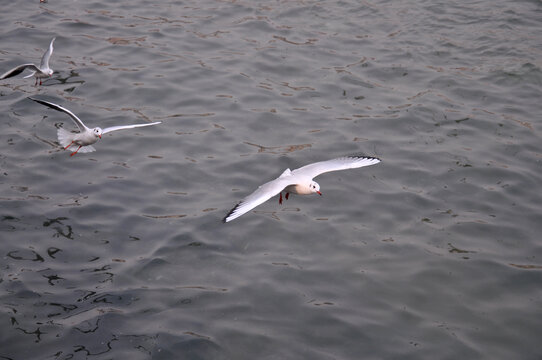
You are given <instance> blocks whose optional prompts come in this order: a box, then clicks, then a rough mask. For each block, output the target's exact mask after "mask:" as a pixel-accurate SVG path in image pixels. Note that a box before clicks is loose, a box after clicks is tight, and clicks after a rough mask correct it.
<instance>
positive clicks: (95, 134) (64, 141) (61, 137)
mask: <svg viewBox="0 0 542 360" xmlns="http://www.w3.org/2000/svg"><path fill="white" fill-rule="evenodd" d="M29 99H30V100H34V101H35V102H37V103H40V104H42V105H45V106H48V107H50V108H52V109H55V110H58V111H61V112H64V113H66V114H68V115H69V116H70V117H71V118H72V119H73V121H74V122H75V124H76V125H77V127H78V128H79V130H80V131H79V132H78V133H72V132H69V131H67V130H64V129H63V128H61V127H60V128H58V131H57V136H58V142H59V143H60V145H62V146H63V147H64V150H67V149H68V148H69V147H71V146H74V147H75V146H77V150H75V151H74V152H72V153H71V154H70V156H73V155H75V154H77V153H78V152H82V153H87V152H93V151H96V149H95V148H94V147H93V146H92V144H94V143H95V142H96V141H98V139H101V138H102V135H103V134H107V133H109V132H111V131H117V130H123V129H133V128H136V127H143V126H151V125H157V124H160V123H161V121H158V122H153V123H148V124H135V125H120V126H112V127H108V128H105V129H101V128H99V127H95V128H94V129H91V128H89V127H87V126H86V125H85V124H83V122H82V121H81V119H79V118H78V117H77V116H75V114H74V113H72V112H71V111H70V110H68V109H66V108H63V107H62V106H60V105H57V104H53V103H51V102H48V101H45V100H38V99H34V98H31V97H29Z"/></svg>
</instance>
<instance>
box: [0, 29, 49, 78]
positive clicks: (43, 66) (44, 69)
mask: <svg viewBox="0 0 542 360" xmlns="http://www.w3.org/2000/svg"><path fill="white" fill-rule="evenodd" d="M55 39H56V37H54V38H53V40H51V43H50V44H49V49H47V51H46V52H45V54H43V57H42V58H41V62H40V66H39V67H38V66H36V65H34V64H22V65H19V66H17V67H16V68H13V69H11V70H9V71H7V72H5V73H3V74H2V75H0V80H3V79H7V78H10V77H12V76H15V75H19V74H20V73H22V72H23V71H24V70H25V69H26V68H28V69H30V70H32V73H31V74H30V75H27V76H25V77H24V78H25V79H26V78H29V77H31V76H35V77H36V83H35V84H34V85H37V84H38V79H39V80H40V85H41V79H43V78H48V77H51V76H52V75H53V69H51V68H49V59H50V58H51V55H52V54H53V43H54V42H55Z"/></svg>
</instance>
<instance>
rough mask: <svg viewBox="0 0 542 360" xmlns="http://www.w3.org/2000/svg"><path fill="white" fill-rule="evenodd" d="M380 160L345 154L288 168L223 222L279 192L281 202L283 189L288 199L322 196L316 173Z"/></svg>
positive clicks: (252, 195)
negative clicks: (314, 195)
mask: <svg viewBox="0 0 542 360" xmlns="http://www.w3.org/2000/svg"><path fill="white" fill-rule="evenodd" d="M379 162H380V159H377V158H375V157H368V156H344V157H340V158H337V159H333V160H327V161H320V162H316V163H313V164H309V165H305V166H303V167H300V168H299V169H295V170H290V169H286V170H284V172H283V173H282V175H280V176H279V177H278V178H276V179H275V180H272V181H269V182H267V183H265V184H263V185H261V186H259V187H258V189H256V191H254V192H253V193H252V194H250V195H248V196H247V197H245V198H244V199H243V200H241V202H239V203H238V204H237V205H236V206H235V207H234V208H233V209H231V210H230V212H229V213H228V215H226V217H224V219H223V220H222V221H223V222H228V221H232V220H233V219H236V218H238V217H239V216H241V215H243V214H245V213H246V212H248V211H250V210H252V209H254V208H255V207H256V206H258V205H260V204H263V203H264V202H266V201H267V200H269V199H270V198H272V197H273V196H275V195H277V194H280V196H279V203H280V204H282V191H285V192H286V200H288V195H289V193H294V194H299V195H310V194H315V193H316V194H318V195H322V193H321V192H320V185H318V183H317V182H316V181H314V180H313V178H315V177H316V176H318V175H320V174H323V173H326V172H330V171H337V170H346V169H354V168H359V167H363V166H369V165H374V164H378V163H379Z"/></svg>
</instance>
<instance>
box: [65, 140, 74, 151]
mask: <svg viewBox="0 0 542 360" xmlns="http://www.w3.org/2000/svg"><path fill="white" fill-rule="evenodd" d="M74 141H75V140H74ZM74 141H72V142H71V143H69V144H68V146H66V147H65V148H64V150H68V148H69V147H70V146H72V145H73V142H74Z"/></svg>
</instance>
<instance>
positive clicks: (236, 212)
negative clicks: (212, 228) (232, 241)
mask: <svg viewBox="0 0 542 360" xmlns="http://www.w3.org/2000/svg"><path fill="white" fill-rule="evenodd" d="M294 184H295V178H294V177H293V176H291V171H290V169H286V171H284V172H283V173H282V175H281V176H280V177H278V178H276V179H275V180H272V181H269V182H267V183H265V184H263V185H261V186H259V187H258V189H256V191H254V192H253V193H252V194H250V195H248V196H247V197H246V198H244V199H243V200H241V201H240V202H239V203H238V204H237V205H235V207H234V208H233V209H231V210H230V212H229V213H228V215H226V216H225V217H224V219H222V221H223V222H228V221H232V220H233V219H236V218H238V217H239V216H241V215H243V214H245V213H247V212H249V211H250V210H252V209H254V208H255V207H256V206H258V205H260V204H263V203H264V202H266V201H267V200H269V199H271V198H272V197H273V196H275V195H277V194H278V193H280V192H281V191H282V190H284V188H285V187H286V186H288V185H294Z"/></svg>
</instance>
